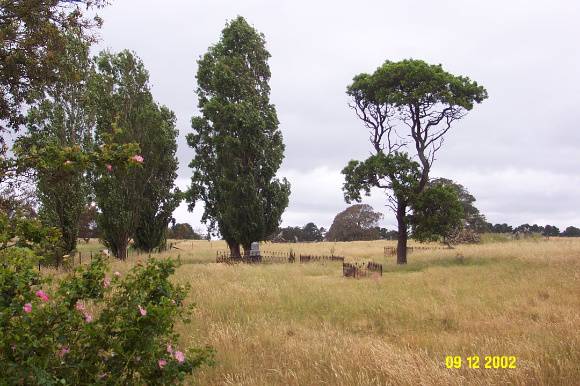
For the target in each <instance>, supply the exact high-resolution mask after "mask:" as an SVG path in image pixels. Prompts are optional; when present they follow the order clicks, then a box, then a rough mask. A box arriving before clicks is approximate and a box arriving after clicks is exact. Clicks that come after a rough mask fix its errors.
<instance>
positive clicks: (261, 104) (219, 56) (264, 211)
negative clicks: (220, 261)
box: [187, 17, 290, 256]
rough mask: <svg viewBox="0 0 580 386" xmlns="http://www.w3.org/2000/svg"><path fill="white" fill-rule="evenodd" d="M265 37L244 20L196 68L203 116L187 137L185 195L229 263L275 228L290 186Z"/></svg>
mask: <svg viewBox="0 0 580 386" xmlns="http://www.w3.org/2000/svg"><path fill="white" fill-rule="evenodd" d="M265 43H266V42H265V39H264V35H262V34H260V33H259V32H258V31H256V30H255V29H254V28H253V27H252V26H250V25H249V24H248V23H247V22H246V20H245V19H244V18H243V17H238V18H236V19H235V20H232V21H230V22H229V23H227V25H226V27H225V28H224V30H223V31H222V36H221V39H220V41H219V42H218V43H217V44H215V45H214V46H211V47H210V48H209V50H208V52H207V53H206V54H205V55H204V56H203V57H202V58H200V60H199V61H198V65H199V68H198V72H197V81H198V86H199V87H198V89H197V95H198V101H199V109H200V111H201V116H197V117H194V118H193V119H192V128H193V130H194V133H191V134H189V135H188V136H187V141H188V144H189V145H190V146H191V147H192V148H193V149H194V150H195V157H194V159H193V160H192V162H191V163H190V167H191V168H192V169H193V177H192V183H191V187H190V189H189V191H188V193H187V200H188V202H189V204H190V205H189V207H190V210H192V209H193V207H194V206H195V203H196V201H203V203H204V204H205V211H204V214H203V221H205V222H206V223H208V225H209V228H210V230H215V229H216V227H217V229H219V233H220V234H221V236H222V237H223V238H224V239H225V240H226V242H227V243H228V246H229V248H230V251H231V253H232V255H234V256H240V245H241V246H243V248H244V250H245V251H246V253H247V252H248V251H249V248H250V244H251V243H252V242H254V241H259V240H265V239H266V237H267V236H268V235H269V234H271V233H272V232H273V231H274V230H275V229H276V228H277V227H278V225H279V223H280V218H281V216H282V213H283V212H284V209H286V207H287V206H288V197H289V195H290V184H289V183H288V181H287V180H286V179H283V180H282V181H280V180H278V179H277V178H276V177H275V176H276V172H277V170H278V169H279V167H280V165H281V163H282V159H283V158H284V144H283V143H282V133H281V132H280V130H279V129H278V124H279V122H278V117H277V115H276V109H275V107H274V105H272V104H271V103H270V86H269V85H268V81H269V80H270V67H269V66H268V62H267V61H268V58H269V57H270V53H269V52H268V51H267V50H266V48H265Z"/></svg>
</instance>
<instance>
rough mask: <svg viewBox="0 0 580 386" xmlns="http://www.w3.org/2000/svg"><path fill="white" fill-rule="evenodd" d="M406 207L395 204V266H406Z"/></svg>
mask: <svg viewBox="0 0 580 386" xmlns="http://www.w3.org/2000/svg"><path fill="white" fill-rule="evenodd" d="M406 210H407V205H405V204H404V203H398V204H397V226H398V232H399V234H398V238H397V264H407V238H408V235H407V221H406V220H407V219H406V213H405V212H406Z"/></svg>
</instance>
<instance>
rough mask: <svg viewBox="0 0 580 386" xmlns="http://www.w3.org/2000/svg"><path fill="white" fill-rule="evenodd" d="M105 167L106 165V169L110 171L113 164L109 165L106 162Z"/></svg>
mask: <svg viewBox="0 0 580 386" xmlns="http://www.w3.org/2000/svg"><path fill="white" fill-rule="evenodd" d="M106 167H107V170H108V171H110V172H112V171H113V165H111V164H107V165H106Z"/></svg>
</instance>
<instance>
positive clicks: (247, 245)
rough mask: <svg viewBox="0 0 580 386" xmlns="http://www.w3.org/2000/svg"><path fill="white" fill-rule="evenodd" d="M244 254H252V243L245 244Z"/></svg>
mask: <svg viewBox="0 0 580 386" xmlns="http://www.w3.org/2000/svg"><path fill="white" fill-rule="evenodd" d="M243 247H244V256H250V250H251V249H252V244H244V245H243Z"/></svg>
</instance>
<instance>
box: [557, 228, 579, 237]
mask: <svg viewBox="0 0 580 386" xmlns="http://www.w3.org/2000/svg"><path fill="white" fill-rule="evenodd" d="M560 236H562V237H580V229H578V228H576V227H574V226H569V227H567V228H566V229H565V230H564V232H562V233H561V234H560Z"/></svg>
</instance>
